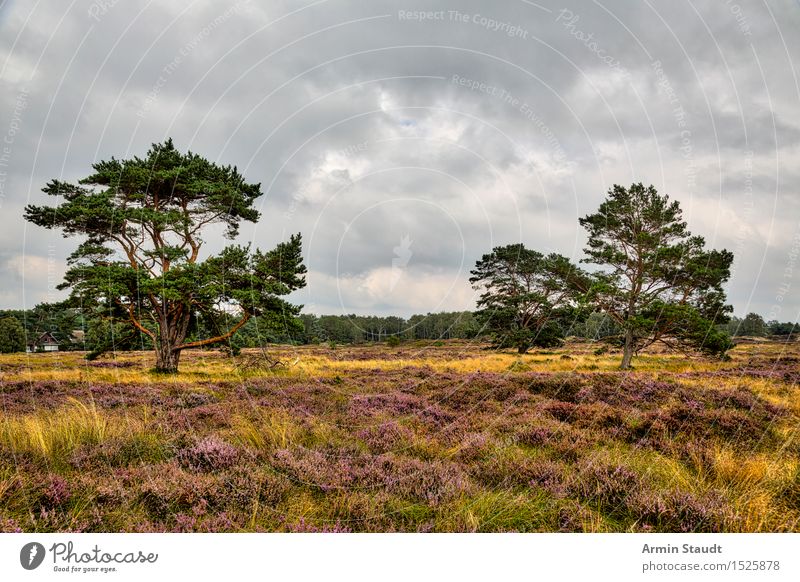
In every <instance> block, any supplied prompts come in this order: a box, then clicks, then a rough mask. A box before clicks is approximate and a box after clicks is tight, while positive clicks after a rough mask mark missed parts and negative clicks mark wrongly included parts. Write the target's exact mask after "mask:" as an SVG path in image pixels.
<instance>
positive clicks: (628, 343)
mask: <svg viewBox="0 0 800 582" xmlns="http://www.w3.org/2000/svg"><path fill="white" fill-rule="evenodd" d="M634 343H635V338H634V337H633V331H631V330H626V331H625V345H624V346H623V348H622V363H621V364H620V366H619V367H620V368H621V369H623V370H629V369H630V367H631V359H633V348H634Z"/></svg>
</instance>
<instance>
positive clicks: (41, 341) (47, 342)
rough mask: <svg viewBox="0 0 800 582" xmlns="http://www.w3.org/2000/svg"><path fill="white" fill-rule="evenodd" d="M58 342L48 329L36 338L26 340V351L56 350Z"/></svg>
mask: <svg viewBox="0 0 800 582" xmlns="http://www.w3.org/2000/svg"><path fill="white" fill-rule="evenodd" d="M58 346H59V342H58V340H57V339H56V336H54V335H53V334H52V333H50V332H49V331H46V332H44V333H43V334H41V335H40V336H39V337H38V338H36V339H35V340H33V341H29V342H28V348H27V351H28V352H38V351H45V352H57V351H58Z"/></svg>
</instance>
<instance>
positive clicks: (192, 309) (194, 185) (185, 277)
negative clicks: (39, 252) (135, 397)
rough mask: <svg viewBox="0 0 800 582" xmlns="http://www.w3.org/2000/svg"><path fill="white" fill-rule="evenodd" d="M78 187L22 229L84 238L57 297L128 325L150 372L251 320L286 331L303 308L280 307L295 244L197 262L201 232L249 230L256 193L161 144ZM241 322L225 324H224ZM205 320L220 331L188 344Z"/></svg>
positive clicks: (290, 280)
mask: <svg viewBox="0 0 800 582" xmlns="http://www.w3.org/2000/svg"><path fill="white" fill-rule="evenodd" d="M93 168H94V173H93V174H91V175H90V176H88V177H86V178H84V179H83V180H81V181H80V182H79V183H78V184H69V183H66V182H61V181H59V180H53V181H51V182H49V183H48V184H47V186H46V187H45V188H44V189H43V191H44V192H45V193H46V194H49V195H50V196H54V197H58V198H62V199H63V202H62V203H61V204H59V205H58V206H33V205H29V206H28V207H27V208H26V209H25V218H26V220H29V221H30V222H33V223H34V224H37V225H39V226H43V227H45V228H50V229H53V228H58V229H62V230H63V232H64V236H74V235H77V236H83V237H85V239H84V241H83V243H82V244H81V245H80V246H79V247H78V249H77V250H76V251H75V252H74V253H73V254H72V255H71V257H70V258H69V265H70V268H69V269H68V271H67V273H66V277H65V282H64V283H63V284H62V285H61V286H60V287H61V288H71V290H72V295H71V298H72V300H73V301H74V302H75V304H78V302H80V304H81V305H84V306H87V305H88V306H89V307H90V308H91V309H93V310H94V312H95V315H98V316H103V317H104V318H106V319H108V321H109V322H111V323H113V322H116V321H121V320H124V321H126V322H127V323H128V324H129V325H131V326H133V327H135V328H136V329H137V330H138V331H139V332H140V333H142V334H144V335H145V336H147V337H148V338H150V340H152V343H153V345H154V346H155V349H156V355H157V357H156V369H157V370H158V371H161V372H169V373H174V372H177V370H178V363H179V359H180V355H181V353H182V351H183V350H185V349H187V348H196V347H202V346H208V345H211V344H216V343H219V342H222V341H225V340H227V339H229V338H230V337H231V336H233V334H234V333H236V331H237V330H238V329H239V328H241V327H242V326H243V325H245V323H247V321H248V320H250V319H251V318H252V317H259V321H261V322H262V325H265V326H280V325H286V324H287V322H290V321H294V318H295V317H296V316H297V315H298V313H299V309H300V308H299V307H297V306H294V305H291V304H289V303H287V302H286V301H284V300H282V299H281V298H280V296H282V295H286V294H288V293H290V292H291V291H293V290H295V289H299V288H301V287H303V286H304V285H305V277H304V273H305V272H306V269H305V266H303V263H302V256H301V239H300V235H299V234H298V235H295V236H292V237H291V238H290V240H289V241H287V242H283V243H280V244H279V245H278V246H277V247H276V248H275V249H273V250H271V251H268V252H261V251H259V250H256V251H254V252H250V249H249V247H242V246H238V245H231V246H228V247H226V248H225V249H223V250H222V251H221V252H220V253H219V254H218V255H215V256H210V257H208V258H206V259H205V260H201V249H202V247H203V232H204V231H205V230H207V228H208V227H210V226H212V225H214V224H222V225H224V226H225V227H226V231H225V235H226V237H227V238H230V239H233V238H234V237H235V236H236V235H237V234H238V230H239V224H240V222H241V221H243V220H246V221H250V222H255V221H256V220H258V218H259V212H258V211H257V210H256V209H255V208H254V207H253V204H254V202H255V200H256V198H258V197H259V196H261V187H260V185H259V184H249V183H247V182H245V180H244V178H243V177H242V176H241V174H239V172H238V170H237V169H236V168H235V167H231V166H219V165H217V164H214V163H212V162H209V161H208V160H206V159H205V158H203V157H201V156H198V155H196V154H193V153H191V152H189V153H187V154H183V153H181V152H179V151H178V150H177V149H175V147H174V146H173V144H172V140H167V141H166V142H164V143H162V144H153V146H152V148H151V149H150V151H149V152H148V153H147V156H146V157H145V158H138V157H134V158H132V159H129V160H116V159H114V158H112V159H111V160H109V161H101V162H98V163H96V164H94V165H93ZM232 315H235V317H236V318H237V321H236V322H235V323H233V324H230V320H231V316H232ZM200 316H202V317H203V318H204V320H207V321H210V322H214V324H215V325H214V326H213V327H215V328H216V329H218V332H217V333H216V334H215V335H214V336H212V337H207V338H204V339H197V340H194V341H187V334H189V332H190V329H191V326H192V325H193V323H194V322H196V321H197V318H198V317H200Z"/></svg>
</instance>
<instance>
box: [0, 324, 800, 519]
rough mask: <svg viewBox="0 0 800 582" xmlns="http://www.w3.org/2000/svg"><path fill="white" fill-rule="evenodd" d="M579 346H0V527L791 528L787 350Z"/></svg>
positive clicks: (781, 345) (797, 433)
mask: <svg viewBox="0 0 800 582" xmlns="http://www.w3.org/2000/svg"><path fill="white" fill-rule="evenodd" d="M596 348H597V345H594V344H589V343H567V344H566V345H565V346H563V347H562V348H558V349H553V350H546V351H544V350H538V351H533V352H531V353H529V354H525V355H522V356H520V355H517V354H516V353H511V352H503V351H496V350H487V349H485V346H482V345H479V344H474V343H467V342H435V343H430V342H428V343H424V342H405V343H403V344H401V345H400V346H395V347H389V346H387V345H385V344H383V345H361V346H339V347H334V346H302V347H289V346H274V347H270V348H269V349H268V350H267V352H266V353H267V354H268V355H269V357H268V358H267V357H265V352H263V351H261V350H245V352H244V353H243V354H242V355H241V356H237V357H230V356H226V355H224V354H222V353H220V352H216V351H197V350H189V351H187V352H186V353H185V355H184V360H182V364H181V366H182V368H181V373H180V374H178V375H175V376H165V375H161V374H156V373H153V372H151V371H150V370H149V368H150V367H151V366H152V353H144V352H125V353H119V354H117V355H116V357H111V356H107V357H105V358H103V359H100V360H96V361H92V362H89V361H86V360H85V359H83V355H82V354H81V353H78V352H69V353H49V354H14V355H3V356H0V405H1V406H2V409H1V410H0V414H1V417H0V531H26V532H51V531H62V532H63V531H111V532H117V531H126V532H132V531H380V532H386V531H594V532H604V531H670V532H671V531H680V532H688V531H700V532H710V531H733V532H762V531H797V530H798V525H799V524H800V439H799V438H798V437H800V392H799V391H798V380H800V343H794V342H770V341H764V340H760V341H752V342H743V343H739V345H737V346H736V347H735V348H734V349H733V350H732V351H731V352H730V358H729V359H727V360H726V361H720V360H708V359H700V358H696V359H695V358H687V357H685V356H681V355H675V354H667V353H658V352H650V353H645V354H643V355H642V356H641V357H639V358H638V359H637V360H636V361H635V368H634V369H632V370H627V371H620V370H619V369H618V366H619V354H615V353H611V352H604V351H603V349H600V350H598V349H596ZM276 362H280V363H278V364H276Z"/></svg>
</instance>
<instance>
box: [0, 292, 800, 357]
mask: <svg viewBox="0 0 800 582" xmlns="http://www.w3.org/2000/svg"><path fill="white" fill-rule="evenodd" d="M233 323H234V319H233V318H231V321H230V324H231V325H232V324H233ZM719 328H720V329H721V330H722V331H725V332H727V333H728V334H729V335H730V336H731V337H770V336H775V337H779V338H781V337H782V338H787V337H790V336H794V335H796V334H797V333H798V332H800V324H798V323H792V322H779V321H765V320H764V318H763V317H762V316H760V315H758V314H757V313H750V314H748V315H746V316H745V317H741V318H740V317H736V316H732V317H731V318H730V321H729V322H728V323H725V324H721V325H720V326H719ZM76 331H79V332H81V333H77V334H76V333H75V332H76ZM216 331H217V330H216V329H213V328H212V326H211V325H210V324H209V323H208V322H205V321H203V320H201V319H197V320H195V321H194V322H193V325H192V332H191V335H190V337H191V338H196V339H202V338H206V337H210V336H212V335H213V334H214V333H216ZM44 332H50V333H52V334H53V335H54V336H55V337H56V338H57V339H58V341H59V342H60V346H59V349H61V350H80V351H88V352H90V353H97V354H99V353H102V352H103V351H108V350H109V349H111V350H122V351H125V350H137V349H152V344H151V342H150V340H149V338H148V337H146V336H145V335H144V334H142V333H139V332H136V331H135V330H131V329H130V326H127V325H124V324H119V323H118V324H112V323H110V322H109V321H107V320H106V319H103V318H99V317H92V318H87V317H85V316H84V315H83V314H82V313H81V311H80V310H79V309H75V308H71V307H64V306H61V305H59V304H46V303H42V304H39V305H37V306H36V307H35V308H33V309H28V310H22V309H17V310H0V353H11V352H19V351H24V350H25V345H26V343H27V342H28V341H33V340H35V339H36V338H38V337H39V336H40V335H41V334H42V333H44ZM618 332H619V330H618V329H617V328H616V326H615V325H614V323H613V322H612V321H611V320H610V319H609V318H608V316H606V315H604V314H602V313H599V312H596V313H592V314H590V315H589V316H588V318H586V320H585V321H580V322H577V323H575V324H574V325H572V326H571V327H570V328H569V329H568V330H566V334H565V335H567V336H573V337H576V338H579V339H586V340H597V339H603V338H607V337H609V336H613V335H615V334H617V333H618ZM482 335H484V334H483V330H482V329H481V326H480V324H479V323H478V321H477V320H476V318H475V316H474V314H473V313H472V312H471V311H451V312H440V313H428V314H425V315H423V314H415V315H412V316H411V317H409V318H404V317H398V316H385V317H379V316H374V315H369V316H365V315H355V314H352V315H315V314H301V315H300V317H298V318H292V319H291V320H287V322H286V324H285V325H278V326H276V325H275V324H274V322H270V324H269V325H264V324H262V323H261V321H260V319H259V318H253V319H251V320H250V321H248V322H247V323H246V324H245V325H244V326H243V327H242V328H241V329H240V330H239V331H238V333H237V334H236V335H235V336H234V337H233V338H232V340H230V341H229V342H228V343H227V344H225V345H224V346H223V349H226V350H229V351H230V350H232V351H234V352H237V351H238V350H240V349H242V348H255V347H260V346H263V345H265V344H269V343H279V344H316V343H328V344H360V343H369V342H389V343H397V342H402V341H411V340H432V341H436V340H448V339H475V338H478V337H481V336H482Z"/></svg>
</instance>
